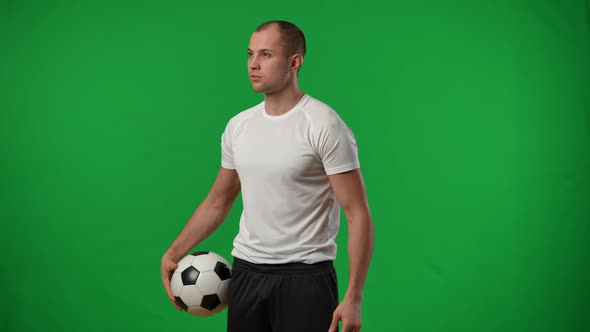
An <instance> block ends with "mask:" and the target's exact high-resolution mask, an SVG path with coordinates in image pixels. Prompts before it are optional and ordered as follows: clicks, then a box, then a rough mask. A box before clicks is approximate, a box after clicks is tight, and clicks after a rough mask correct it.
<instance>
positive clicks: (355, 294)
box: [342, 290, 363, 304]
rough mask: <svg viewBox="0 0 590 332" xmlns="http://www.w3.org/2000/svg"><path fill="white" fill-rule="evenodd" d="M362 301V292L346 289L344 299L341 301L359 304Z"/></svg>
mask: <svg viewBox="0 0 590 332" xmlns="http://www.w3.org/2000/svg"><path fill="white" fill-rule="evenodd" d="M362 301H363V294H362V292H359V291H350V290H349V291H347V292H346V295H344V300H343V301H342V302H346V303H351V304H361V302H362Z"/></svg>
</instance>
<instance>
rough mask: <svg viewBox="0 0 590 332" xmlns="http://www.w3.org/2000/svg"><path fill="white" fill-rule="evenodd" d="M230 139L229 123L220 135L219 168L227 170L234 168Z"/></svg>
mask: <svg viewBox="0 0 590 332" xmlns="http://www.w3.org/2000/svg"><path fill="white" fill-rule="evenodd" d="M231 137H232V132H231V126H230V123H228V124H227V125H226V126H225V129H224V131H223V134H222V135H221V166H222V167H223V168H227V169H235V168H236V166H235V165H234V153H233V150H232V143H231Z"/></svg>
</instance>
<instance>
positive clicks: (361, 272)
mask: <svg viewBox="0 0 590 332" xmlns="http://www.w3.org/2000/svg"><path fill="white" fill-rule="evenodd" d="M328 177H329V179H330V184H331V186H332V190H333V191H334V193H335V195H336V199H337V200H338V203H340V206H342V209H343V210H344V213H345V214H346V219H347V220H348V257H349V261H350V266H349V279H348V288H347V290H346V294H345V296H344V299H343V301H342V303H341V304H340V306H339V308H338V309H336V312H335V313H334V319H333V321H332V326H331V327H330V331H335V328H336V326H337V325H338V320H342V322H343V332H346V331H357V330H358V329H360V327H361V325H362V322H361V317H360V306H361V301H362V298H363V288H364V284H365V278H366V275H367V271H368V270H369V263H370V261H371V257H372V255H373V238H374V235H373V221H372V217H371V212H370V211H369V203H368V200H367V195H366V190H365V185H364V181H363V177H362V174H361V171H360V169H355V170H352V171H348V172H344V173H338V174H333V175H329V176H328Z"/></svg>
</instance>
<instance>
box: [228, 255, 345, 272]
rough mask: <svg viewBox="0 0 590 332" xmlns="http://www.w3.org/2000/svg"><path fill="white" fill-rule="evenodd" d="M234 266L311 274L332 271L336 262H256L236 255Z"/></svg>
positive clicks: (259, 270) (245, 268)
mask: <svg viewBox="0 0 590 332" xmlns="http://www.w3.org/2000/svg"><path fill="white" fill-rule="evenodd" d="M233 267H234V268H236V267H237V268H240V269H244V270H247V271H250V272H255V273H261V274H293V273H297V274H309V273H317V272H327V271H330V270H331V269H334V263H333V261H331V260H328V261H323V262H317V263H312V264H308V263H302V262H295V263H282V264H256V263H252V262H248V261H245V260H243V259H240V258H237V257H234V264H233Z"/></svg>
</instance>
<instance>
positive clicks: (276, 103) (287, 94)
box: [264, 88, 305, 116]
mask: <svg viewBox="0 0 590 332" xmlns="http://www.w3.org/2000/svg"><path fill="white" fill-rule="evenodd" d="M304 95H305V93H303V92H302V91H301V90H300V89H299V88H290V89H284V90H282V91H279V92H276V93H273V94H265V95H264V109H265V111H266V113H268V114H269V115H272V116H279V115H283V114H285V113H287V112H289V111H290V110H291V109H292V108H293V107H295V105H297V103H299V101H300V100H301V98H303V96H304Z"/></svg>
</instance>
